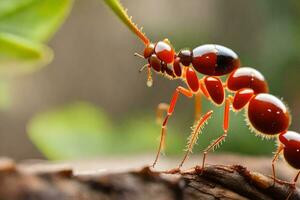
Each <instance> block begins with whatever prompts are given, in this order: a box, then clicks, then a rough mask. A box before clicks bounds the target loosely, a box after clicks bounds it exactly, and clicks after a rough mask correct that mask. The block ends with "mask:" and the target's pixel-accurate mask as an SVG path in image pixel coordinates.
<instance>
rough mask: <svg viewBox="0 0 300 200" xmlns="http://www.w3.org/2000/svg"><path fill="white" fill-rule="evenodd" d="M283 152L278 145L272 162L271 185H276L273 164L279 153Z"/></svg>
mask: <svg viewBox="0 0 300 200" xmlns="http://www.w3.org/2000/svg"><path fill="white" fill-rule="evenodd" d="M282 151H283V146H282V144H280V145H279V146H278V148H277V151H276V153H275V154H274V158H273V160H272V175H273V185H275V183H276V173H275V162H276V161H277V160H278V157H279V155H280V153H281V152H282Z"/></svg>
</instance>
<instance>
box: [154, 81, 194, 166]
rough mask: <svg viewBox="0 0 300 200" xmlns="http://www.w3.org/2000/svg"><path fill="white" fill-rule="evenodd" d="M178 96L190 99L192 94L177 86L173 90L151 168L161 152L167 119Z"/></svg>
mask: <svg viewBox="0 0 300 200" xmlns="http://www.w3.org/2000/svg"><path fill="white" fill-rule="evenodd" d="M179 94H183V95H184V96H186V97H192V96H193V93H192V92H191V91H190V90H188V89H186V88H184V87H181V86H179V87H177V88H176V90H175V92H174V94H173V96H172V99H171V101H170V106H169V108H168V112H167V116H166V117H165V119H164V121H163V123H162V126H161V135H160V142H159V147H158V150H157V154H156V157H155V160H154V162H153V165H152V167H153V168H154V167H155V165H156V163H157V161H158V159H159V155H160V152H161V150H162V147H163V144H164V142H165V138H166V129H167V123H168V119H169V117H170V116H171V115H172V114H173V112H174V109H175V106H176V103H177V100H178V97H179Z"/></svg>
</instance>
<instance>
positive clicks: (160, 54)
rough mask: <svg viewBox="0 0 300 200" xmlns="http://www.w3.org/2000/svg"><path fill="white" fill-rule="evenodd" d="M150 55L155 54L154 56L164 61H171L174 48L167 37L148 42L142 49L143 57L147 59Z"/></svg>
mask: <svg viewBox="0 0 300 200" xmlns="http://www.w3.org/2000/svg"><path fill="white" fill-rule="evenodd" d="M152 55H156V57H157V58H158V59H159V60H160V61H161V62H164V63H167V64H169V63H173V61H174V56H175V50H174V48H173V47H172V45H171V44H170V41H169V40H168V39H164V40H163V41H159V42H157V43H156V44H153V43H150V44H148V45H147V46H146V47H145V49H144V58H145V59H148V58H150V57H151V56H152Z"/></svg>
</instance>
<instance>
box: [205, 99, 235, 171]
mask: <svg viewBox="0 0 300 200" xmlns="http://www.w3.org/2000/svg"><path fill="white" fill-rule="evenodd" d="M230 103H231V97H228V98H227V99H226V100H225V107H224V121H223V135H221V136H220V137H219V138H217V139H216V140H215V141H213V142H212V143H211V144H210V145H209V146H208V147H207V148H206V149H205V150H204V152H203V160H202V168H201V169H202V170H203V169H204V167H205V161H206V156H207V154H208V152H210V151H211V150H212V149H215V147H216V146H218V145H219V144H221V143H222V141H224V140H225V138H226V136H227V132H228V128H229V114H230Z"/></svg>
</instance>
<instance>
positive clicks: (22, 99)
mask: <svg viewBox="0 0 300 200" xmlns="http://www.w3.org/2000/svg"><path fill="white" fill-rule="evenodd" d="M122 4H123V5H124V6H125V7H126V8H128V10H129V11H128V12H129V14H130V15H132V16H133V20H134V21H135V22H136V23H137V24H138V25H139V26H143V27H144V31H145V32H146V35H147V36H148V37H149V38H151V40H152V41H158V40H161V39H164V38H166V37H167V38H169V39H170V41H171V42H172V44H173V45H174V47H175V48H176V50H180V49H181V48H184V47H190V48H195V47H197V46H199V45H201V44H206V43H217V44H221V45H224V46H227V47H230V48H231V49H233V50H234V51H235V52H237V53H238V54H239V56H240V58H241V61H242V65H243V66H250V67H254V68H256V69H258V70H259V71H261V72H262V73H263V74H264V76H265V78H266V79H267V80H268V82H269V87H270V92H271V93H272V94H275V95H276V96H278V97H280V98H281V97H283V100H284V101H285V102H286V103H287V104H288V106H289V108H290V110H291V113H292V115H293V122H292V125H291V128H290V129H291V130H295V131H298V132H299V131H300V124H299V119H300V104H299V102H300V93H299V90H300V84H299V82H298V80H299V74H300V56H299V49H300V23H299V18H300V2H299V1H298V0H287V1H285V2H280V1H272V0H265V1H261V0H254V1H239V0H226V1H219V0H201V1H199V0H191V1H179V0H163V1H161V0H152V1H146V0H139V1H129V0H122ZM49 46H50V47H51V48H52V49H53V51H54V54H55V58H54V60H53V61H52V62H51V63H50V64H49V65H48V66H47V67H45V68H43V69H41V70H39V71H37V72H35V73H32V74H28V75H24V76H18V77H15V78H13V79H9V80H6V78H2V80H1V79H0V106H1V110H0V155H1V156H9V157H13V158H15V159H28V158H45V157H46V158H50V159H81V158H87V157H101V156H106V157H107V156H110V155H119V156H124V155H129V154H131V155H132V154H139V155H141V154H144V153H145V154H151V155H154V152H155V151H156V148H157V145H158V137H159V134H160V125H158V124H156V123H155V109H156V106H157V105H158V104H159V103H160V102H169V100H170V98H171V95H172V93H173V91H174V89H175V88H176V87H177V86H178V85H180V84H182V82H180V81H169V80H167V79H163V78H162V77H158V76H154V85H153V87H151V88H147V86H146V73H142V74H139V73H138V70H139V69H140V67H141V66H142V65H143V64H144V63H145V61H143V60H140V59H138V58H136V57H134V56H133V53H134V52H140V53H141V52H142V50H143V44H142V43H141V42H140V41H139V39H137V38H136V36H135V35H133V34H132V33H131V32H130V31H129V30H128V29H127V27H125V26H124V25H123V24H122V23H121V22H120V20H119V19H117V18H116V16H115V15H114V14H113V13H112V11H111V10H110V9H109V8H108V7H107V6H106V5H105V4H104V3H103V2H102V1H101V0H76V1H74V4H73V8H72V11H71V13H70V15H69V17H68V18H67V19H66V21H65V23H64V24H63V25H62V27H61V28H60V29H59V30H58V32H57V33H56V34H55V35H54V37H53V38H52V39H51V40H50V42H49ZM199 77H200V76H199ZM193 105H194V101H193V100H190V99H186V98H184V97H183V98H181V99H180V100H179V102H178V105H177V107H176V110H175V113H174V115H173V116H172V118H171V119H170V122H169V129H168V136H167V137H168V138H167V149H166V152H167V153H168V155H174V156H176V155H178V156H179V155H182V152H183V149H184V148H185V142H186V138H187V136H188V135H189V134H190V127H191V126H192V125H193V117H194V110H193ZM209 109H214V111H215V112H214V116H213V118H212V119H211V120H210V121H209V123H208V125H207V126H206V128H205V129H204V130H203V134H202V135H201V136H200V137H199V142H198V145H197V146H195V150H194V152H200V151H201V150H203V149H204V148H205V147H206V146H207V145H208V144H209V142H210V141H211V140H213V139H215V138H216V137H217V136H219V135H221V134H222V117H223V108H222V107H219V108H216V107H214V106H213V105H212V104H211V103H210V102H208V101H205V100H204V101H203V111H207V110H209ZM274 150H275V140H274V141H273V140H269V141H268V140H262V139H261V138H259V137H255V135H254V134H253V133H251V132H250V131H249V128H248V127H247V125H246V123H245V122H244V113H243V112H241V113H239V114H233V113H232V114H231V122H230V134H229V136H228V138H227V140H226V142H225V143H224V144H223V145H222V146H221V148H220V149H219V150H218V151H217V152H221V151H226V152H231V153H234V154H248V155H249V154H250V155H268V156H271V155H272V152H273V151H274Z"/></svg>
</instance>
